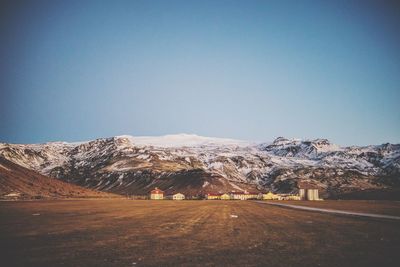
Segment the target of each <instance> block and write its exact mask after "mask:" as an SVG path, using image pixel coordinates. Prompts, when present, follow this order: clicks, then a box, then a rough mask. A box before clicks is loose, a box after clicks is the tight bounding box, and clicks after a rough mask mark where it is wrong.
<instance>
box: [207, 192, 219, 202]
mask: <svg viewBox="0 0 400 267" xmlns="http://www.w3.org/2000/svg"><path fill="white" fill-rule="evenodd" d="M206 199H208V200H215V199H221V194H212V193H208V194H206Z"/></svg>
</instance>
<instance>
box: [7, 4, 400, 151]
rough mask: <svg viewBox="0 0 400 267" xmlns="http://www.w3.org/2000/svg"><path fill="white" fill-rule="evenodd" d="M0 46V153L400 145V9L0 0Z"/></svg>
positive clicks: (302, 5)
mask: <svg viewBox="0 0 400 267" xmlns="http://www.w3.org/2000/svg"><path fill="white" fill-rule="evenodd" d="M329 2H332V3H329ZM0 38H1V39H0V41H1V42H0V90H1V91H0V142H13V143H37V142H47V141H58V140H64V141H80V140H89V139H94V138H99V137H109V136H114V135H121V134H130V135H164V134H173V133H195V134H198V135H204V136H216V137H229V138H237V139H245V140H253V141H271V140H273V139H274V138H275V137H278V136H285V137H297V138H308V139H311V138H319V137H321V138H328V139H330V140H331V141H332V142H334V143H337V144H340V145H353V144H354V145H366V144H379V143H385V142H392V143H400V8H399V6H398V5H396V4H395V1H394V2H388V1H386V2H385V1H372V2H369V1H323V0H321V1H295V0H293V1H244V0H243V1H220V0H213V1H188V0H186V1H170V0H169V1H111V0H110V1H40V0H39V1H9V2H8V1H1V4H0Z"/></svg>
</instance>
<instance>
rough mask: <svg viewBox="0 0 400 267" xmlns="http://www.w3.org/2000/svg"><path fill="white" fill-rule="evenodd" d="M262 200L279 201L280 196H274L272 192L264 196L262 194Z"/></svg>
mask: <svg viewBox="0 0 400 267" xmlns="http://www.w3.org/2000/svg"><path fill="white" fill-rule="evenodd" d="M262 199H263V200H281V196H279V195H277V194H274V193H272V192H268V193H266V194H262Z"/></svg>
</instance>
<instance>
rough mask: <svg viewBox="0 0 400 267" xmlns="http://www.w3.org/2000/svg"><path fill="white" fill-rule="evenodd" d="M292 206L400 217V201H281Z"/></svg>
mask: <svg viewBox="0 0 400 267" xmlns="http://www.w3.org/2000/svg"><path fill="white" fill-rule="evenodd" d="M278 203H287V204H290V205H299V206H306V207H313V208H322V209H333V210H344V211H354V212H366V213H376V214H384V215H394V216H400V201H387V200H324V201H283V202H282V201H280V202H278Z"/></svg>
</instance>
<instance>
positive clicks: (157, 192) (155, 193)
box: [150, 187, 164, 200]
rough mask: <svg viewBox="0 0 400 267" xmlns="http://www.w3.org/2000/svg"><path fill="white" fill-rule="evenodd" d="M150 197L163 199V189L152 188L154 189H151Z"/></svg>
mask: <svg viewBox="0 0 400 267" xmlns="http://www.w3.org/2000/svg"><path fill="white" fill-rule="evenodd" d="M150 199H153V200H159V199H164V191H162V190H160V189H159V188H158V187H156V188H154V190H151V192H150Z"/></svg>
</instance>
